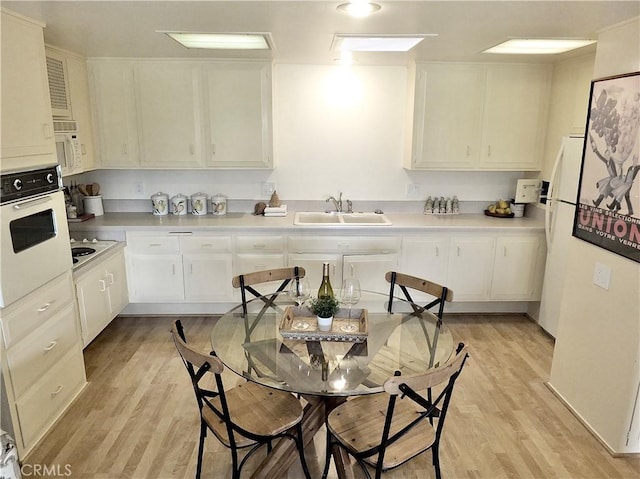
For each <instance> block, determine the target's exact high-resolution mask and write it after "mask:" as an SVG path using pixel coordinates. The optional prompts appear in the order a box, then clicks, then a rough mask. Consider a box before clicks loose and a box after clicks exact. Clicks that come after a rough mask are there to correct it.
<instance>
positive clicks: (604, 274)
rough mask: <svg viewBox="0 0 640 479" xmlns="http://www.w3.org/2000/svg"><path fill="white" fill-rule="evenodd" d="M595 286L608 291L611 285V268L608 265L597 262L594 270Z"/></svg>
mask: <svg viewBox="0 0 640 479" xmlns="http://www.w3.org/2000/svg"><path fill="white" fill-rule="evenodd" d="M593 284H595V285H596V286H600V287H601V288H602V289H606V290H608V289H609V285H610V284H611V268H610V267H609V266H607V265H606V264H602V263H597V262H596V266H595V268H594V269H593Z"/></svg>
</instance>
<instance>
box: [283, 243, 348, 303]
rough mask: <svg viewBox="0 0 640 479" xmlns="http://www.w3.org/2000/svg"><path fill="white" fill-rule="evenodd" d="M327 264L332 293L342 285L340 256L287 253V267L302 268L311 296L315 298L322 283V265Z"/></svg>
mask: <svg viewBox="0 0 640 479" xmlns="http://www.w3.org/2000/svg"><path fill="white" fill-rule="evenodd" d="M325 262H328V263H329V273H330V275H329V281H331V287H332V288H333V290H334V291H336V290H337V289H338V288H340V285H341V284H342V255H341V254H325V253H289V255H288V257H287V266H289V267H290V268H293V267H294V266H302V267H303V268H304V269H305V272H306V278H308V279H309V285H310V286H311V295H312V296H317V294H318V288H320V283H321V282H322V264H323V263H325Z"/></svg>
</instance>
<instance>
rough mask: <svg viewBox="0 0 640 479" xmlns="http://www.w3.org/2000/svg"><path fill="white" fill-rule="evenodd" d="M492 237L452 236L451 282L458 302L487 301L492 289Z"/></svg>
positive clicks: (449, 285)
mask: <svg viewBox="0 0 640 479" xmlns="http://www.w3.org/2000/svg"><path fill="white" fill-rule="evenodd" d="M494 241H495V240H494V237H493V236H477V235H476V236H470V235H466V236H464V237H458V236H452V237H451V242H450V246H449V247H450V250H449V268H448V277H449V278H448V282H449V284H448V285H446V286H448V287H449V288H451V289H452V290H453V295H454V298H455V300H457V301H486V300H487V299H488V298H489V292H490V290H491V273H492V269H493V252H494Z"/></svg>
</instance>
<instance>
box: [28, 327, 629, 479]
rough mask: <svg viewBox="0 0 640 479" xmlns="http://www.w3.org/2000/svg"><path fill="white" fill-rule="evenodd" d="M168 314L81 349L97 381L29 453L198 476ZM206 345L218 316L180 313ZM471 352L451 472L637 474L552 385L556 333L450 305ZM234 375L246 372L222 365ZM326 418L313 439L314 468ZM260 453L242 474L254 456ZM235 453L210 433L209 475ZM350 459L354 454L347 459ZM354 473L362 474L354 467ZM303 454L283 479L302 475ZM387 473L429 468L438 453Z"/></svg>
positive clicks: (138, 472)
mask: <svg viewBox="0 0 640 479" xmlns="http://www.w3.org/2000/svg"><path fill="white" fill-rule="evenodd" d="M173 319H174V318H171V317H145V318H140V317H118V318H116V320H114V321H113V323H112V324H111V325H110V326H109V327H108V328H106V329H105V331H103V332H102V333H101V334H100V335H99V336H98V337H97V338H96V339H95V340H94V341H93V343H92V344H91V345H90V346H89V347H88V348H87V349H86V350H85V361H86V370H87V379H88V381H89V384H88V386H87V388H86V389H85V391H84V392H83V393H82V395H81V396H80V397H79V398H78V400H77V401H76V402H75V403H74V404H73V405H72V407H71V408H70V410H69V411H68V412H67V413H66V414H65V416H64V417H63V418H62V419H61V420H60V421H59V422H58V424H57V425H56V426H55V427H54V428H53V429H52V430H51V431H50V433H49V434H48V435H47V436H46V438H45V439H44V440H43V441H42V442H41V444H40V445H39V446H38V447H37V448H36V449H34V451H33V452H32V453H31V454H30V455H29V456H28V457H27V458H25V460H24V463H26V464H31V465H35V464H40V465H45V464H46V465H53V464H60V465H62V466H63V467H64V465H66V464H69V466H70V468H71V471H72V475H71V476H70V477H72V478H91V479H103V478H104V479H107V478H108V479H119V478H122V479H132V478H133V479H137V478H140V479H143V478H145V479H146V478H149V479H165V478H166V479H173V478H176V479H180V478H188V479H192V478H193V477H195V467H196V457H197V448H198V433H199V421H198V413H197V406H196V402H195V398H194V394H193V390H192V388H191V383H190V381H189V378H188V376H187V373H186V371H185V370H184V366H183V364H182V362H181V361H180V359H179V357H178V355H177V353H176V351H175V347H174V345H173V343H172V341H171V338H170V335H169V330H170V327H171V322H172V320H173ZM181 319H182V321H183V324H184V326H185V331H186V334H187V337H188V339H189V341H190V342H191V343H193V344H194V345H195V346H196V347H197V348H199V349H201V350H203V351H209V349H210V342H209V336H210V332H211V328H212V327H213V324H214V322H215V318H212V317H204V316H201V317H195V316H188V317H183V318H181ZM445 322H446V323H447V325H448V326H449V327H450V328H451V330H452V332H453V334H454V337H455V338H456V340H457V341H464V342H465V343H466V344H468V346H469V353H470V358H469V361H468V362H467V365H466V366H465V369H464V370H463V372H462V375H461V376H460V379H459V380H458V382H457V384H456V390H455V391H454V395H453V400H452V403H451V406H450V410H449V415H448V418H447V424H446V425H445V429H444V435H443V441H442V444H441V447H440V456H441V457H440V460H441V468H442V476H443V477H444V478H455V479H464V478H469V479H474V478H482V479H484V478H490V479H496V478H517V479H520V478H522V479H525V478H531V479H604V478H607V479H609V478H611V479H640V459H638V458H629V457H626V458H613V457H611V456H610V455H609V454H608V453H607V451H606V450H605V449H604V448H603V447H602V446H601V445H600V443H599V442H598V441H597V440H596V439H595V438H594V437H593V436H592V435H591V434H590V433H589V431H587V430H586V429H585V428H584V426H583V425H582V424H580V422H579V421H578V420H577V419H576V418H575V417H574V416H573V415H572V414H571V413H570V412H569V410H568V409H567V408H566V407H565V406H564V405H563V404H561V403H560V402H559V400H558V399H557V398H556V397H555V396H554V395H553V393H552V392H551V391H550V390H549V389H548V388H547V387H546V386H545V381H547V379H548V375H549V371H550V369H551V360H552V354H553V341H552V339H551V338H549V337H548V336H547V335H546V334H545V333H544V332H542V331H541V330H540V328H539V327H538V326H537V325H536V324H535V323H533V322H531V321H530V320H528V319H527V318H526V317H524V316H519V315H481V314H478V315H452V316H445ZM224 380H225V382H226V384H228V386H232V385H233V384H235V383H237V382H238V381H240V379H239V378H238V377H237V376H236V375H234V374H233V373H231V372H228V371H226V372H225V373H224ZM324 438H325V436H324V428H323V429H321V430H320V432H319V433H318V434H316V436H315V437H314V438H313V441H312V442H311V443H309V444H308V446H307V447H306V456H307V462H308V464H309V468H310V470H311V473H312V475H313V477H320V475H321V472H322V467H323V465H324V446H325V444H324ZM263 457H264V453H262V452H261V453H259V454H257V455H256V457H254V458H252V459H251V460H250V461H249V462H248V464H247V466H246V468H247V471H246V472H245V474H243V477H249V476H250V472H251V471H252V470H253V469H255V468H256V467H257V466H258V463H259V461H260V460H261V459H262V458H263ZM230 461H231V459H230V455H229V452H228V451H227V450H226V449H225V448H224V447H223V446H222V445H221V444H220V443H219V442H217V440H216V439H215V438H213V437H212V436H209V437H208V438H207V440H206V443H205V454H204V460H203V477H209V478H215V479H217V478H226V477H230V474H231V467H230ZM351 462H353V461H351ZM353 471H354V476H355V477H356V478H359V477H362V474H361V472H360V471H359V470H358V468H357V466H355V467H353ZM300 477H302V470H301V467H300V465H299V462H298V461H295V462H294V463H293V465H292V466H291V468H290V469H289V471H288V473H287V475H286V476H285V477H284V479H298V478H300ZM384 477H385V478H386V479H400V478H402V479H412V478H416V479H418V478H419V479H424V478H433V477H434V472H433V466H432V464H431V452H430V451H427V452H426V453H425V454H422V455H421V456H419V457H417V458H416V459H414V460H413V461H411V462H410V463H408V464H406V465H404V466H401V467H400V468H398V469H396V470H393V471H389V472H387V473H386V474H385V475H384ZM329 478H330V479H336V474H335V468H333V467H332V468H331V470H330V475H329Z"/></svg>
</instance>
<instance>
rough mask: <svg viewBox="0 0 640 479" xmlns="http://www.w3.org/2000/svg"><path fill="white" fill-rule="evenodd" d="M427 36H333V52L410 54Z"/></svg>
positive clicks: (429, 35) (428, 35) (432, 35)
mask: <svg viewBox="0 0 640 479" xmlns="http://www.w3.org/2000/svg"><path fill="white" fill-rule="evenodd" d="M435 36H438V34H437V33H432V34H431V33H430V34H425V35H343V34H336V35H334V36H333V42H332V44H331V49H332V50H338V51H345V50H347V51H351V52H408V51H409V50H411V49H412V48H413V47H415V46H416V45H417V44H418V43H420V42H421V41H422V40H424V39H425V38H426V37H435Z"/></svg>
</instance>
